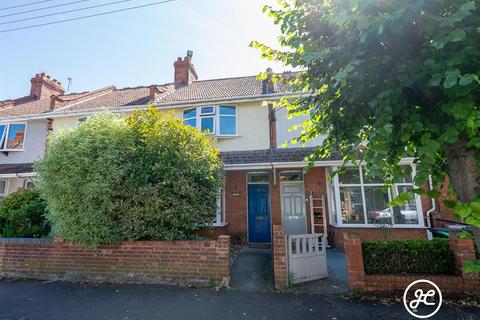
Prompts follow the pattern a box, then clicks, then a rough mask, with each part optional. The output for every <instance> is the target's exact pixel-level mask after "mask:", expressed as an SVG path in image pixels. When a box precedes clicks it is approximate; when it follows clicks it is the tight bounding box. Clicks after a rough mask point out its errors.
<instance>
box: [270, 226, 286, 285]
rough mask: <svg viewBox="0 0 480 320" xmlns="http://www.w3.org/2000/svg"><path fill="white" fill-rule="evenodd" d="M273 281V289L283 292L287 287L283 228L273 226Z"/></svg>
mask: <svg viewBox="0 0 480 320" xmlns="http://www.w3.org/2000/svg"><path fill="white" fill-rule="evenodd" d="M272 234H273V237H272V243H273V279H274V284H275V289H278V290H283V289H286V288H287V287H288V274H287V247H286V243H285V228H284V227H282V226H279V225H274V226H273V233H272Z"/></svg>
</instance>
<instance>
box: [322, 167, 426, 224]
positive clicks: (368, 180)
mask: <svg viewBox="0 0 480 320" xmlns="http://www.w3.org/2000/svg"><path fill="white" fill-rule="evenodd" d="M364 171H365V169H364V168H363V167H347V168H345V172H344V173H340V174H338V175H336V176H335V177H334V179H333V182H332V184H331V185H330V187H329V191H330V192H329V193H330V194H332V196H333V197H332V198H333V202H334V203H332V205H331V206H330V208H331V209H330V217H331V218H330V221H331V223H334V224H338V225H345V226H348V225H350V226H373V225H379V224H391V225H395V226H402V225H403V226H423V219H421V218H419V217H421V216H422V212H421V205H420V198H419V196H418V195H414V196H413V197H412V199H410V200H408V201H407V202H406V203H405V204H404V205H402V206H396V207H390V206H389V203H390V202H391V201H392V200H393V199H394V198H396V197H397V196H398V195H400V194H402V193H406V192H408V191H410V190H412V189H413V188H414V184H413V179H412V177H411V176H410V177H407V178H405V179H403V180H402V181H396V182H395V183H394V184H393V185H392V186H391V187H387V186H386V185H385V184H384V182H383V179H381V178H377V177H368V176H366V175H365V172H364ZM335 208H337V210H335ZM332 216H335V217H334V218H333V217H332ZM332 218H333V219H332Z"/></svg>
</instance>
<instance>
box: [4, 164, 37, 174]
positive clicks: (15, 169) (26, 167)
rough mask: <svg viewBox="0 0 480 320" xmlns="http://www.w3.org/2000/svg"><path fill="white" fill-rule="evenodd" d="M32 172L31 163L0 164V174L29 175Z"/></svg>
mask: <svg viewBox="0 0 480 320" xmlns="http://www.w3.org/2000/svg"><path fill="white" fill-rule="evenodd" d="M30 172H33V163H8V164H0V174H11V173H30Z"/></svg>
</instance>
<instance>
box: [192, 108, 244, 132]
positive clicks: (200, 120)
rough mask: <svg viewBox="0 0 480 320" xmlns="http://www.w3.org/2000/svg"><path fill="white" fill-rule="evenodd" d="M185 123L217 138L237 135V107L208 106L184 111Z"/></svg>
mask: <svg viewBox="0 0 480 320" xmlns="http://www.w3.org/2000/svg"><path fill="white" fill-rule="evenodd" d="M183 123H184V124H185V125H188V126H191V127H194V128H198V129H200V130H201V131H203V132H208V133H210V134H215V135H217V136H235V135H237V108H236V107H235V106H207V107H198V108H192V109H187V110H184V111H183Z"/></svg>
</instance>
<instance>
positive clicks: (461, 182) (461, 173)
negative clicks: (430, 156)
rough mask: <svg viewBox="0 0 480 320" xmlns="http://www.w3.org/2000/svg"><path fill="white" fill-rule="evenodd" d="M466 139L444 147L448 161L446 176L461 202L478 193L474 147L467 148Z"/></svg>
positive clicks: (479, 176) (479, 178) (479, 175)
mask: <svg viewBox="0 0 480 320" xmlns="http://www.w3.org/2000/svg"><path fill="white" fill-rule="evenodd" d="M466 145H467V140H466V139H461V140H460V141H458V142H457V143H456V144H451V145H448V146H446V147H445V148H444V152H445V155H446V157H447V161H448V178H449V179H450V182H451V183H452V184H453V188H454V189H455V192H456V194H457V197H458V199H459V200H460V201H461V202H471V201H473V199H475V197H476V196H477V194H479V193H480V169H479V168H478V167H477V165H476V161H475V151H476V150H475V149H472V148H467V146H466Z"/></svg>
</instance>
